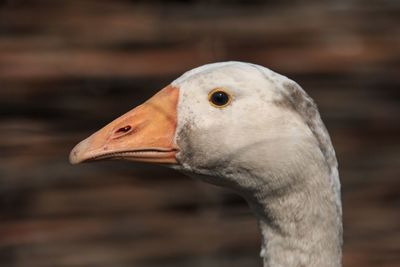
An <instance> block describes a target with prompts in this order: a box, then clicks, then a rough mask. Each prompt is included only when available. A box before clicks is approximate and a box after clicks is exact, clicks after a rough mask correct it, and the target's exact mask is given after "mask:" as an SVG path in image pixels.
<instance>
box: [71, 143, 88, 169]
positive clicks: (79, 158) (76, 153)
mask: <svg viewBox="0 0 400 267" xmlns="http://www.w3.org/2000/svg"><path fill="white" fill-rule="evenodd" d="M86 148H87V139H85V140H83V141H82V142H80V143H79V144H77V145H76V146H75V147H74V148H73V149H72V150H71V152H70V153H69V162H70V163H71V164H72V165H76V164H79V163H82V162H83V161H84V160H85V154H86V153H85V152H86Z"/></svg>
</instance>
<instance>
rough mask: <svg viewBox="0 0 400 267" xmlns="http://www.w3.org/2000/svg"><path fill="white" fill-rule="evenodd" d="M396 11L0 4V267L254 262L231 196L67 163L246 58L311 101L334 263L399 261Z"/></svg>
mask: <svg viewBox="0 0 400 267" xmlns="http://www.w3.org/2000/svg"><path fill="white" fill-rule="evenodd" d="M399 26H400V2H399V1H397V0H392V1H389V0H386V1H384V0H381V1H372V0H371V1H366V0H363V1H361V0H359V1H357V0H346V1H345V0H337V1H317V0H315V1H239V0H238V1H223V0H220V1H217V0H215V1H212V0H208V1H207V0H197V1H196V0H192V1H183V0H181V1H168V2H166V1H127V0H126V1H122V0H119V1H105V0H104V1H94V0H93V1H89V0H83V1H78V0H75V1H67V0H48V1H40V0H32V1H28V0H8V1H2V2H1V4H0V266H10V267H14V266H15V267H25V266H27V267H58V266H74V267H80V266H82V267H84V266H85V267H87V266H90V267H91V266H93V267H94V266H96V267H106V266H107V267H108V266H112V267H124V266H140V267H161V266H163V267H165V266H167V267H168V266H179V267H181V266H195V267H196V266H199V267H200V266H207V267H214V266H215V267H217V266H218V267H220V266H229V267H238V266H261V260H260V259H259V257H258V254H259V246H260V245H259V242H260V241H259V236H258V229H257V226H256V221H255V219H254V217H253V216H252V214H251V213H250V212H249V210H248V208H247V206H246V204H245V203H244V201H242V200H241V199H240V198H239V197H237V196H236V195H233V194H231V193H230V192H227V191H224V190H222V189H219V188H215V187H213V186H210V185H206V184H203V183H200V182H197V181H193V180H191V179H189V178H187V177H184V176H183V175H181V174H179V173H177V172H175V171H172V170H169V169H166V168H161V167H156V166H150V165H145V164H135V163H128V162H101V163H96V164H86V165H79V166H70V165H69V163H68V153H69V151H70V149H71V148H72V147H73V146H74V145H75V144H76V143H77V142H78V141H80V140H81V139H83V138H84V137H86V136H87V135H89V134H90V133H92V132H93V131H95V130H97V129H98V128H100V127H101V126H102V125H104V124H105V123H107V122H108V121H110V120H111V119H113V118H115V117H116V116H118V115H120V114H122V113H123V112H125V111H128V110H129V109H131V108H132V107H134V106H135V105H137V104H138V103H140V102H142V101H143V100H145V99H146V98H148V97H149V96H151V95H152V94H154V93H155V92H156V91H158V90H159V89H161V88H162V87H163V86H165V85H167V84H168V83H169V82H171V81H172V80H173V79H174V78H176V77H178V76H179V75H180V74H181V73H182V72H184V71H186V70H188V69H191V68H193V67H195V66H198V65H201V64H204V63H209V62H215V61H224V60H241V61H250V62H254V63H258V64H261V65H264V66H267V67H269V68H271V69H273V70H275V71H278V72H280V73H282V74H284V75H287V76H289V77H291V78H293V79H294V80H296V81H297V82H299V83H300V84H301V85H302V86H303V87H304V88H305V89H306V91H307V92H308V93H309V94H310V95H311V96H312V97H313V98H314V99H315V100H316V102H317V103H318V104H319V107H320V111H321V113H322V117H323V118H324V120H325V122H326V125H327V127H328V129H329V130H330V133H331V136H332V139H333V143H334V145H335V147H336V151H337V154H338V159H339V163H340V173H341V181H342V188H343V205H344V229H345V232H344V233H345V234H344V238H345V245H344V266H345V267H353V266H363V267H372V266H380V267H389V266H390V267H395V266H400V210H399V208H400V192H399V191H400V179H399V178H400V177H399V175H400V139H399V135H400V123H399V122H400V120H399V119H400V88H399V86H400V79H399V75H400V27H399Z"/></svg>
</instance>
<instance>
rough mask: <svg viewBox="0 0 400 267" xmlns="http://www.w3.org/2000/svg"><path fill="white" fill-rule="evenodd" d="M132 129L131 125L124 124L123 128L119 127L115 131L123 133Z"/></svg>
mask: <svg viewBox="0 0 400 267" xmlns="http://www.w3.org/2000/svg"><path fill="white" fill-rule="evenodd" d="M131 129H132V127H131V126H130V125H127V126H124V127H122V128H119V129H118V130H117V131H116V132H115V133H116V134H121V133H127V132H129V131H130V130H131Z"/></svg>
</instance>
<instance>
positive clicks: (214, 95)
mask: <svg viewBox="0 0 400 267" xmlns="http://www.w3.org/2000/svg"><path fill="white" fill-rule="evenodd" d="M208 98H209V101H210V102H211V103H212V104H213V105H214V106H217V107H224V106H226V105H228V104H229V103H230V101H231V96H230V95H229V94H228V93H226V92H224V91H222V90H215V91H212V92H211V93H210V95H209V97H208Z"/></svg>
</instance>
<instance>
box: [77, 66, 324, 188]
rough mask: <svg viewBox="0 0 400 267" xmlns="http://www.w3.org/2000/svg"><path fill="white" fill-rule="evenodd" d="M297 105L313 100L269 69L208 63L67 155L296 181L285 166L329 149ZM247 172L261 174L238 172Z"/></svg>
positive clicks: (227, 180)
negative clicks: (323, 147)
mask: <svg viewBox="0 0 400 267" xmlns="http://www.w3.org/2000/svg"><path fill="white" fill-rule="evenodd" d="M296 97H297V98H296ZM304 97H305V99H302V98H304ZM295 101H303V102H305V103H295ZM307 101H308V102H309V103H307ZM296 105H313V103H312V101H311V100H310V99H309V98H307V97H306V95H305V93H304V91H303V90H302V89H301V88H300V87H299V86H298V85H297V84H296V83H295V82H293V81H292V80H290V79H288V78H286V77H284V76H282V75H279V74H277V73H275V72H273V71H271V70H269V69H267V68H264V67H261V66H258V65H254V64H249V63H242V62H224V63H214V64H208V65H204V66H201V67H198V68H195V69H193V70H191V71H188V72H186V73H185V74H183V75H182V76H181V77H179V78H178V79H176V80H175V81H173V82H172V83H171V84H170V85H168V86H167V87H166V88H164V89H163V90H161V91H160V92H159V93H158V94H156V95H155V96H153V97H152V98H151V99H149V100H148V101H147V102H145V103H144V104H142V105H140V106H138V107H137V108H135V109H133V110H131V111H129V112H128V113H126V114H124V115H122V116H121V117H119V118H117V119H116V120H114V121H113V122H111V123H110V124H108V125H107V126H105V127H104V128H103V129H101V130H99V131H98V132H96V133H94V134H93V135H92V136H90V137H89V138H87V139H85V140H84V141H82V142H81V143H79V144H78V145H77V146H76V147H75V148H74V149H73V150H72V152H71V154H70V161H71V162H72V163H80V162H86V161H94V160H104V159H125V160H133V161H143V162H153V163H160V164H165V165H169V166H171V167H173V168H175V169H179V170H181V171H184V172H185V173H187V174H189V175H191V176H195V177H198V178H200V179H203V180H206V181H207V182H210V183H213V184H217V185H224V186H229V187H232V188H234V189H238V190H239V191H243V192H245V191H247V190H248V189H250V190H251V189H253V187H254V186H256V187H257V186H258V185H259V183H262V184H264V185H268V186H270V187H271V189H273V188H276V187H281V186H287V185H288V183H293V182H295V181H292V180H291V179H293V176H295V175H290V173H288V172H295V171H297V170H298V169H299V168H302V165H304V164H305V162H306V160H305V157H310V158H313V157H318V156H323V155H322V154H321V153H323V152H326V151H323V150H321V140H319V139H318V136H316V135H315V134H313V132H312V130H311V128H310V125H308V124H307V120H310V119H314V118H303V117H302V115H303V114H301V113H299V110H298V109H296ZM300 108H303V107H300ZM300 112H301V110H300ZM311 115H314V114H311ZM310 160H312V159H310ZM322 167H323V166H322ZM250 171H251V173H257V172H258V171H260V172H263V175H255V176H254V179H255V180H251V178H249V177H248V176H247V175H238V174H240V173H242V172H244V173H250ZM260 177H262V179H263V180H262V181H257V179H260ZM278 177H279V180H278V179H277V178H278ZM284 177H286V178H288V179H289V180H288V181H284V180H283V179H284ZM274 183H276V185H274Z"/></svg>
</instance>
